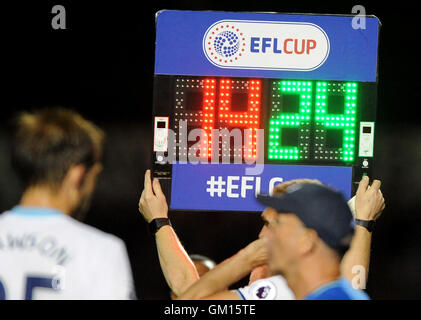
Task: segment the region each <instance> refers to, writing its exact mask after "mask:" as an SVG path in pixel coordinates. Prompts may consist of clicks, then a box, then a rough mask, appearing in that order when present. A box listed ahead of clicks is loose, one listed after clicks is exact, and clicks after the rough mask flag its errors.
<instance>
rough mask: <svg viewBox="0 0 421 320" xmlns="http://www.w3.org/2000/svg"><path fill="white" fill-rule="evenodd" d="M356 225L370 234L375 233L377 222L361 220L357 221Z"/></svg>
mask: <svg viewBox="0 0 421 320" xmlns="http://www.w3.org/2000/svg"><path fill="white" fill-rule="evenodd" d="M355 224H357V225H359V226H362V227H364V228H366V229H367V230H368V231H369V232H373V230H374V226H375V225H376V220H361V219H355Z"/></svg>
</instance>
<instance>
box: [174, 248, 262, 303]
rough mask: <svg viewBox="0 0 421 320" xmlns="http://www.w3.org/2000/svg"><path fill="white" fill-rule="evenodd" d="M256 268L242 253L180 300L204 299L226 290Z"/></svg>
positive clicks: (218, 266)
mask: <svg viewBox="0 0 421 320" xmlns="http://www.w3.org/2000/svg"><path fill="white" fill-rule="evenodd" d="M254 267H256V266H255V265H253V262H252V261H251V260H250V259H249V258H248V256H247V255H246V254H244V252H242V251H240V252H239V253H237V254H236V255H234V256H233V257H231V258H229V259H227V260H225V261H224V262H222V263H221V264H219V265H217V266H216V267H215V268H214V269H212V270H210V271H209V272H207V273H206V274H205V275H203V276H202V277H201V278H200V280H199V281H197V282H195V283H194V284H193V285H192V286H191V287H190V288H189V289H187V291H186V292H184V293H183V294H182V295H181V296H180V297H179V299H182V300H194V299H202V298H205V297H208V296H211V295H213V294H215V293H217V292H220V291H223V290H226V289H227V288H228V287H229V286H230V285H231V284H233V283H235V282H237V281H239V280H241V279H242V278H243V277H245V276H246V275H247V274H249V273H250V271H251V270H252V269H253V268H254Z"/></svg>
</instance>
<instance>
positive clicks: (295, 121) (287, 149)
mask: <svg viewBox="0 0 421 320" xmlns="http://www.w3.org/2000/svg"><path fill="white" fill-rule="evenodd" d="M312 94H313V88H312V82H308V81H274V82H272V104H271V116H270V121H269V139H268V141H269V148H268V150H269V156H268V157H269V159H279V160H298V159H308V153H309V143H310V119H311V110H312V104H311V101H312Z"/></svg>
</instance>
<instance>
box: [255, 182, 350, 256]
mask: <svg viewBox="0 0 421 320" xmlns="http://www.w3.org/2000/svg"><path fill="white" fill-rule="evenodd" d="M257 200H258V201H259V202H260V203H262V204H264V205H265V206H267V207H270V208H273V209H275V210H276V211H277V212H278V213H281V214H282V213H293V214H295V215H296V216H297V217H298V218H299V219H300V220H301V221H302V222H303V223H304V225H305V226H306V227H307V228H310V229H314V230H315V231H316V232H317V234H318V236H319V238H320V239H322V240H323V241H324V242H325V243H326V244H327V245H328V246H329V247H331V248H332V249H335V250H336V251H338V252H339V253H340V254H341V255H342V254H344V253H345V252H346V250H348V248H349V245H350V243H351V240H352V236H353V234H354V218H353V215H352V212H351V210H350V208H349V206H348V203H347V201H346V200H345V198H344V196H343V195H342V194H341V193H340V192H339V191H336V190H334V189H331V188H329V187H327V186H324V185H320V184H314V183H295V184H293V185H291V186H289V187H288V188H287V189H286V191H285V193H284V194H282V195H273V196H269V195H262V194H260V195H257Z"/></svg>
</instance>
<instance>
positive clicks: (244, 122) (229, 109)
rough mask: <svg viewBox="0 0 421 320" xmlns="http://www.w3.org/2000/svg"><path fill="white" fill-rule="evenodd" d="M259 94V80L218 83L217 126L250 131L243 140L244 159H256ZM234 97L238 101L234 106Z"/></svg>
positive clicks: (222, 81) (226, 80) (227, 80)
mask: <svg viewBox="0 0 421 320" xmlns="http://www.w3.org/2000/svg"><path fill="white" fill-rule="evenodd" d="M260 94H261V82H260V81H259V80H231V79H221V80H220V82H219V101H218V102H219V105H218V120H219V124H220V125H221V126H222V125H223V124H225V125H226V126H229V127H243V128H244V129H249V130H251V131H250V132H251V135H249V136H248V137H245V138H246V139H244V147H243V153H244V158H245V159H252V158H255V157H256V145H257V138H256V135H257V129H258V128H259V124H260V101H261V96H260ZM234 95H235V96H236V98H235V99H237V100H238V101H236V105H235V106H234V105H233V99H234V98H233V97H234ZM242 95H246V99H244V100H243V99H242V98H241V96H242ZM237 105H238V106H237Z"/></svg>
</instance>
